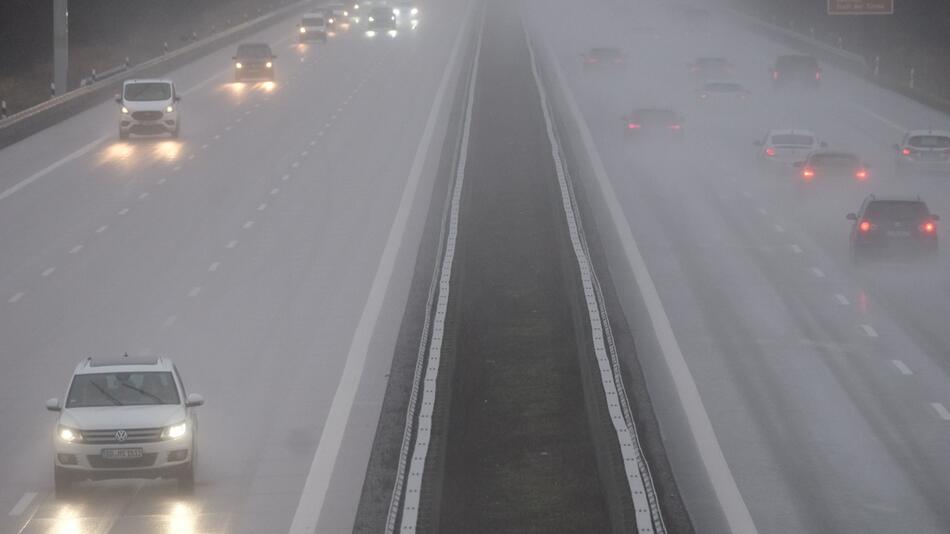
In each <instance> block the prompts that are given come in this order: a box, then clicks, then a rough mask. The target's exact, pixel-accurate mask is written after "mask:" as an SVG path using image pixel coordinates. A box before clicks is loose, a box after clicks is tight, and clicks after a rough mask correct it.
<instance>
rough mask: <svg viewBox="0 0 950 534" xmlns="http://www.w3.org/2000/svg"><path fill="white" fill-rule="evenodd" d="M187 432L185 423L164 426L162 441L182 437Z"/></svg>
mask: <svg viewBox="0 0 950 534" xmlns="http://www.w3.org/2000/svg"><path fill="white" fill-rule="evenodd" d="M187 431H188V423H187V422H185V421H182V422H181V423H178V424H177V425H171V426H166V427H165V429H164V430H162V439H178V438H180V437H182V436H184V435H185V433H186V432H187Z"/></svg>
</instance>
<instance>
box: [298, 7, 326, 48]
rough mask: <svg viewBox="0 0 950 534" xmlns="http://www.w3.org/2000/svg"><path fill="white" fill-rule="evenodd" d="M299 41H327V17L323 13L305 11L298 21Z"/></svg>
mask: <svg viewBox="0 0 950 534" xmlns="http://www.w3.org/2000/svg"><path fill="white" fill-rule="evenodd" d="M299 27H300V30H299V31H300V42H301V43H303V42H305V41H316V40H320V41H323V42H324V43H325V42H327V19H326V17H325V16H324V15H323V13H306V14H305V15H304V16H303V19H302V20H301V21H300V24H299Z"/></svg>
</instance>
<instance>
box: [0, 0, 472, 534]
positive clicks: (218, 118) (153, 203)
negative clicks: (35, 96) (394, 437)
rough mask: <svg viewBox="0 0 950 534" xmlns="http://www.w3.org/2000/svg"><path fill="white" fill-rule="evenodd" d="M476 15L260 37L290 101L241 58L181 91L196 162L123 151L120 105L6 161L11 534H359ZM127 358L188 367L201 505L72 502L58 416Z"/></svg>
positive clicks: (4, 288)
mask: <svg viewBox="0 0 950 534" xmlns="http://www.w3.org/2000/svg"><path fill="white" fill-rule="evenodd" d="M427 6H428V4H427ZM466 7H467V6H466V4H465V3H463V2H460V1H457V0H449V1H446V2H437V3H436V2H433V3H431V7H429V8H428V9H429V10H428V11H427V12H425V14H424V18H423V20H422V23H421V24H420V26H419V27H418V28H417V29H416V30H415V32H412V33H409V32H402V33H400V35H398V36H397V37H396V38H393V39H391V38H389V37H385V36H384V37H378V38H376V39H368V38H365V37H364V36H363V35H362V32H361V31H359V30H358V28H353V29H352V30H353V31H350V32H348V33H342V34H340V35H337V36H335V37H333V38H331V39H330V42H329V43H327V44H325V45H322V44H308V45H298V44H297V43H296V35H297V34H296V22H297V19H296V18H294V17H291V18H289V19H287V20H284V21H282V22H280V23H277V24H275V25H273V26H271V27H269V28H267V29H265V30H263V31H262V32H261V33H259V34H257V35H255V36H253V37H251V38H248V39H247V40H248V41H263V42H267V43H270V44H271V46H272V48H273V49H274V51H275V53H276V54H277V56H278V58H277V59H276V60H275V61H276V65H275V67H276V72H277V80H276V82H275V83H273V84H269V83H246V84H235V83H231V79H232V71H231V69H232V67H231V56H232V54H233V50H234V48H233V47H231V46H229V47H226V48H224V49H221V50H219V51H217V52H214V53H212V54H210V55H208V56H206V57H204V58H201V59H200V60H197V61H195V62H194V63H192V64H189V65H187V66H185V67H183V68H181V69H178V70H176V71H174V72H170V73H168V75H167V76H168V77H169V78H171V79H173V80H174V81H175V82H176V83H177V84H178V87H179V90H180V91H182V92H183V94H184V98H183V100H182V102H181V104H180V109H181V110H182V138H181V140H180V141H172V140H166V139H160V140H156V139H141V140H133V141H131V142H119V141H118V140H117V138H116V129H117V128H116V123H117V110H116V105H115V104H114V103H112V102H108V103H105V104H102V105H99V106H96V107H94V108H92V109H89V110H88V111H85V112H83V113H81V114H79V115H76V116H74V117H72V118H70V119H67V120H65V121H63V122H62V123H60V124H58V125H56V126H54V127H52V128H49V129H47V130H45V131H43V132H41V133H39V134H37V135H34V136H32V137H30V138H28V139H26V140H23V141H21V142H19V143H17V144H15V145H13V146H10V147H8V148H6V149H4V150H2V151H0V191H2V192H0V250H3V254H0V336H2V338H3V340H4V343H3V344H2V347H0V364H2V369H3V371H2V373H0V429H2V430H0V455H2V458H3V461H2V462H0V532H4V533H8V532H9V533H18V534H19V533H22V534H26V533H30V534H32V533H50V534H52V533H67V532H68V533H83V534H86V533H89V534H94V533H95V534H98V533H103V534H104V533H112V534H119V533H148V532H162V533H166V532H167V533H172V532H174V533H191V532H246V533H254V534H260V533H267V532H274V533H277V532H280V533H286V532H288V531H290V530H291V526H292V524H293V525H294V528H295V529H298V530H295V531H299V532H304V531H308V532H312V531H313V530H314V527H315V526H316V527H317V530H318V531H321V532H342V531H349V530H351V529H352V524H353V519H354V515H355V513H356V506H357V501H358V498H359V491H360V487H361V485H362V482H363V475H364V472H365V464H366V461H367V456H368V453H369V452H368V451H369V447H370V445H371V441H372V430H373V429H374V428H375V424H376V420H377V417H378V411H379V403H380V399H381V398H382V395H383V391H384V388H385V383H386V379H385V376H386V373H388V369H389V359H390V358H391V355H392V345H393V344H394V343H395V336H396V332H397V330H398V326H399V324H400V322H401V318H402V313H403V310H404V309H405V306H406V299H407V293H408V285H409V281H410V278H411V271H412V268H413V264H414V260H415V254H416V249H417V248H418V247H419V241H420V236H421V234H422V226H423V221H424V220H425V216H426V212H427V210H428V208H429V199H430V194H431V191H432V187H433V181H434V179H435V176H434V174H435V173H434V168H435V167H436V166H437V165H436V163H437V162H438V160H439V157H440V155H441V151H442V140H443V138H444V135H443V133H442V130H443V129H444V127H445V121H446V118H445V114H446V113H447V110H446V109H445V108H446V106H447V105H448V104H449V103H450V102H451V100H452V99H451V93H452V92H453V84H454V82H455V78H456V72H455V70H454V69H457V64H458V61H457V58H456V57H455V56H457V55H458V54H459V53H460V50H462V48H463V47H460V46H459V44H458V43H460V42H462V39H461V38H460V37H458V36H459V33H460V31H459V29H460V28H461V27H462V26H463V25H464V24H465V23H466V21H467V19H468V11H467V9H466ZM126 352H127V353H129V354H131V355H165V356H169V357H171V358H173V359H174V361H175V363H176V364H177V366H178V368H179V369H180V370H181V372H182V373H183V378H184V382H185V384H186V386H187V387H188V389H189V391H191V392H198V393H201V394H203V395H204V396H205V398H206V400H207V403H206V405H205V406H204V407H202V408H201V409H200V412H199V413H200V415H199V420H200V431H199V446H198V447H199V454H198V458H199V460H198V466H199V467H198V475H197V488H196V490H195V493H194V495H193V496H182V495H180V494H178V493H177V491H176V486H175V484H174V482H172V481H143V480H137V481H109V482H99V483H83V484H82V485H81V486H80V487H81V488H82V491H81V495H80V496H76V497H71V498H67V499H61V500H57V499H56V498H55V497H54V496H53V495H52V489H53V486H52V484H53V482H52V459H53V452H52V441H51V436H52V431H53V426H54V424H55V421H54V417H53V414H49V413H47V412H45V411H44V409H43V403H44V401H45V399H47V398H49V397H62V396H63V394H64V391H65V387H66V385H67V381H68V380H69V378H70V376H71V372H72V370H73V368H74V367H75V365H76V364H77V363H78V362H79V361H80V360H81V359H83V358H86V357H88V356H92V357H96V356H108V357H115V356H119V355H122V354H123V353H126ZM344 369H347V373H344ZM328 418H329V419H328ZM328 420H329V421H330V422H327V421H328ZM325 422H327V424H326V425H325ZM344 431H345V434H344ZM318 442H319V443H320V450H319V451H318ZM338 452H339V454H337V453H338ZM311 466H312V467H313V474H312V476H310V478H308V475H311V469H310V468H311ZM334 466H335V468H336V470H335V471H334ZM331 473H333V476H332V478H330V476H329V475H330V474H331ZM324 475H325V476H324ZM321 486H322V491H321V490H320V487H321ZM305 487H306V488H309V489H313V488H316V489H315V490H313V491H309V490H308V492H307V493H306V494H305V493H304V488H305ZM327 488H329V489H327ZM302 495H304V497H305V498H304V500H303V501H301V496H302ZM298 505H299V508H298ZM317 519H319V524H318V525H316V524H314V523H312V521H315V520H317ZM295 520H297V521H298V523H294V521H295ZM308 528H309V530H308Z"/></svg>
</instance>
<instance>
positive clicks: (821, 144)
mask: <svg viewBox="0 0 950 534" xmlns="http://www.w3.org/2000/svg"><path fill="white" fill-rule="evenodd" d="M818 146H820V147H821V148H828V143H827V142H825V141H822V142H820V143H818Z"/></svg>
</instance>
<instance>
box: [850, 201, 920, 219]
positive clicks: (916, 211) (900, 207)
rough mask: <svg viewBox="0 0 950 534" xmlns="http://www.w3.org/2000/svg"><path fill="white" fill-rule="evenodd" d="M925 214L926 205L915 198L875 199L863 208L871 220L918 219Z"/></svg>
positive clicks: (865, 214)
mask: <svg viewBox="0 0 950 534" xmlns="http://www.w3.org/2000/svg"><path fill="white" fill-rule="evenodd" d="M927 215H928V210H927V205H926V204H924V203H923V202H919V201H915V200H876V201H874V202H871V203H869V204H868V207H867V208H866V209H865V210H864V216H865V217H866V218H868V219H871V220H873V221H919V220H921V219H924V218H926V217H927Z"/></svg>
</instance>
